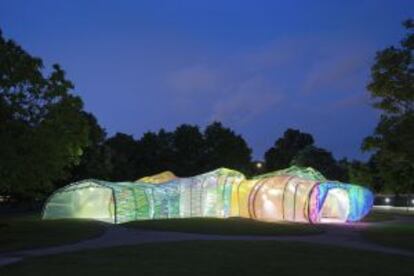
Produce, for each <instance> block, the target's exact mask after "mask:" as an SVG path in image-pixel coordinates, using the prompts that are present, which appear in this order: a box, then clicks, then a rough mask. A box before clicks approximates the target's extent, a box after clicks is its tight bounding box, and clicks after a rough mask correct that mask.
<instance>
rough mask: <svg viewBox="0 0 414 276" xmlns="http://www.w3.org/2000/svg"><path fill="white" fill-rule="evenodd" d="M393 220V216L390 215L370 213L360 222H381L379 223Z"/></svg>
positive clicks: (376, 212)
mask: <svg viewBox="0 0 414 276" xmlns="http://www.w3.org/2000/svg"><path fill="white" fill-rule="evenodd" d="M393 219H394V214H392V213H385V212H378V211H371V212H370V213H369V214H368V215H367V216H366V217H364V218H363V219H362V221H365V222H381V221H388V220H393Z"/></svg>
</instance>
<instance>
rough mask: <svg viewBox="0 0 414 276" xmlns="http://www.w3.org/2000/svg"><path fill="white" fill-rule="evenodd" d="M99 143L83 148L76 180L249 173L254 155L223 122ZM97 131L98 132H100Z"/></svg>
mask: <svg viewBox="0 0 414 276" xmlns="http://www.w3.org/2000/svg"><path fill="white" fill-rule="evenodd" d="M95 129H96V132H97V133H98V132H100V135H99V137H100V139H97V140H96V141H95V143H93V144H91V145H89V146H88V147H87V148H86V149H85V153H84V157H83V158H82V159H81V162H80V164H79V165H77V166H75V167H74V169H73V171H72V180H78V179H85V178H99V179H107V180H112V181H131V180H136V179H137V178H139V177H142V176H145V175H151V174H155V173H159V172H161V171H165V170H170V171H173V172H174V173H175V174H177V175H178V176H192V175H196V174H200V173H203V172H206V171H209V170H213V169H215V168H218V167H229V168H232V169H235V170H239V171H242V172H245V173H249V172H251V164H252V163H251V150H250V148H249V147H248V146H247V143H246V142H245V140H244V139H243V138H242V137H241V136H240V135H237V134H235V133H234V131H232V130H231V129H229V128H226V127H224V126H223V125H222V124H221V123H219V122H213V123H212V124H210V125H208V126H207V127H206V128H205V129H204V131H201V130H200V128H199V127H198V126H193V125H187V124H183V125H180V126H178V127H177V128H176V129H175V130H174V131H172V132H168V131H165V130H163V129H161V130H160V131H158V132H147V133H144V135H143V136H142V137H141V138H140V139H137V140H135V139H134V138H133V137H132V136H131V135H128V134H124V133H117V134H115V135H114V136H112V137H110V138H108V139H104V132H103V130H102V129H100V128H99V126H98V125H95ZM98 130H99V131H98Z"/></svg>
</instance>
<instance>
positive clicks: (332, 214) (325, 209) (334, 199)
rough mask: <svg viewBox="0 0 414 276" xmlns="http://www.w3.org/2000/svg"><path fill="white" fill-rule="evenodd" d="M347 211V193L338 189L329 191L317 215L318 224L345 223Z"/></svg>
mask: <svg viewBox="0 0 414 276" xmlns="http://www.w3.org/2000/svg"><path fill="white" fill-rule="evenodd" d="M349 211H350V204H349V197H348V193H347V192H346V191H345V190H344V189H340V188H334V189H330V190H329V191H328V194H327V196H326V198H325V201H324V203H323V206H322V209H321V211H320V214H319V217H320V222H322V223H329V222H330V223H332V222H346V220H347V218H348V215H349Z"/></svg>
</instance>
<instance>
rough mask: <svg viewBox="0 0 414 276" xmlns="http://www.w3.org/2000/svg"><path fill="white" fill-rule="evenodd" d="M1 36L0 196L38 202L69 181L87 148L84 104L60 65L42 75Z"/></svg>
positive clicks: (36, 65)
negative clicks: (61, 181)
mask: <svg viewBox="0 0 414 276" xmlns="http://www.w3.org/2000/svg"><path fill="white" fill-rule="evenodd" d="M44 71H45V68H44V65H43V62H42V60H41V59H39V58H36V57H33V56H31V55H30V54H29V53H27V52H26V51H25V50H23V49H22V48H21V47H20V46H19V45H17V44H16V43H15V42H14V41H12V40H7V39H5V38H4V37H3V36H2V33H1V32H0V156H1V158H0V179H1V182H0V193H1V194H6V195H13V196H15V197H18V198H36V197H41V196H42V195H43V194H44V192H45V191H48V190H50V189H51V188H52V183H53V182H54V181H56V180H59V179H61V178H64V177H66V176H67V174H68V172H69V170H70V168H71V167H72V166H73V165H75V164H77V163H78V162H79V161H80V157H81V155H82V152H83V149H84V147H85V146H87V145H88V143H89V126H88V120H87V119H86V117H85V114H84V113H83V103H82V100H81V99H80V98H79V97H77V96H75V95H73V94H72V93H70V92H71V90H72V89H73V85H72V83H71V82H70V81H69V80H67V79H66V77H65V72H64V71H63V70H62V69H61V68H60V66H59V65H57V64H55V65H53V66H52V69H51V70H50V73H48V74H46V73H45V72H44Z"/></svg>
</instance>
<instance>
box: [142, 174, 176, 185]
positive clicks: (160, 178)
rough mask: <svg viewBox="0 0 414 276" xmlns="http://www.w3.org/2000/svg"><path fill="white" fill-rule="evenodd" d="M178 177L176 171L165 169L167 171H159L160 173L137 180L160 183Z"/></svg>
mask: <svg viewBox="0 0 414 276" xmlns="http://www.w3.org/2000/svg"><path fill="white" fill-rule="evenodd" d="M176 178H177V176H175V174H174V173H172V172H170V171H165V172H161V173H158V174H154V175H150V176H145V177H142V178H140V179H138V180H137V181H136V182H146V183H151V184H160V183H164V182H167V181H171V180H173V179H176Z"/></svg>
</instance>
